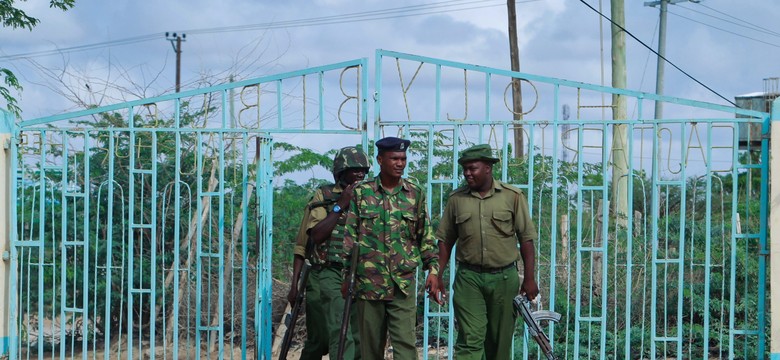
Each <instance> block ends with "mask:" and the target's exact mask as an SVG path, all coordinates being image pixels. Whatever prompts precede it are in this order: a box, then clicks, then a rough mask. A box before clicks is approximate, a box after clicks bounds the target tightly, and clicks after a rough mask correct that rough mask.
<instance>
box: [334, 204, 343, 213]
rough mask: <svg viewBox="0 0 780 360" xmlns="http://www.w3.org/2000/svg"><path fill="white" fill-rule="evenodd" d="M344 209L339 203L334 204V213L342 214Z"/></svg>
mask: <svg viewBox="0 0 780 360" xmlns="http://www.w3.org/2000/svg"><path fill="white" fill-rule="evenodd" d="M343 211H344V209H342V208H341V206H339V204H336V205H335V206H333V212H334V213H336V214H341V213H342V212H343Z"/></svg>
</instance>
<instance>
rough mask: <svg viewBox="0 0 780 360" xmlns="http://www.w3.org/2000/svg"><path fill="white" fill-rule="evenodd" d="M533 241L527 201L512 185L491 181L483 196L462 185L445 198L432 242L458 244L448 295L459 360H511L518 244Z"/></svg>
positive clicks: (533, 231)
mask: <svg viewBox="0 0 780 360" xmlns="http://www.w3.org/2000/svg"><path fill="white" fill-rule="evenodd" d="M536 236H537V235H536V228H535V226H534V223H533V222H532V220H531V216H530V213H529V211H528V203H527V200H526V198H525V196H524V195H523V193H522V191H521V190H520V189H518V188H516V187H514V186H511V185H508V184H505V183H502V182H501V181H498V180H496V179H493V186H492V188H491V189H490V190H489V191H488V193H487V194H486V195H485V196H484V197H481V196H480V194H479V193H478V192H476V191H471V190H470V189H469V188H468V187H467V186H463V187H461V188H458V189H457V190H455V191H453V192H452V193H451V194H450V197H449V200H448V201H447V206H446V208H445V209H444V213H443V214H442V219H441V223H440V224H439V228H438V231H437V232H436V237H437V238H438V239H440V240H442V241H446V240H451V241H452V240H456V241H457V247H456V253H455V259H456V260H457V261H458V268H457V271H456V275H455V283H454V285H453V290H452V296H453V305H454V311H455V317H456V319H457V320H458V323H457V324H458V339H457V342H456V344H455V355H456V357H457V358H458V360H467V359H476V360H482V358H483V356H484V357H485V358H486V359H511V349H512V334H513V332H514V328H515V317H514V313H513V308H512V300H513V299H514V297H515V296H516V295H517V293H518V289H519V288H520V283H519V279H518V275H517V268H516V265H515V264H516V262H517V261H518V260H519V259H521V258H520V251H519V248H518V243H519V242H523V241H533V240H534V239H536Z"/></svg>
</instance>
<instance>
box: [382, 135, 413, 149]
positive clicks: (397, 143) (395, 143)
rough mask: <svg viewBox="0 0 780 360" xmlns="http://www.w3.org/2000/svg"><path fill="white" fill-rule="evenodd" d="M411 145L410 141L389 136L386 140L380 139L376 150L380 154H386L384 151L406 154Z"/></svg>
mask: <svg viewBox="0 0 780 360" xmlns="http://www.w3.org/2000/svg"><path fill="white" fill-rule="evenodd" d="M409 143H411V141H409V140H406V139H399V138H397V137H392V136H388V137H386V138H382V139H379V140H378V141H377V142H376V144H375V145H376V148H377V149H378V150H379V152H384V151H393V152H395V151H403V152H406V149H408V148H409Z"/></svg>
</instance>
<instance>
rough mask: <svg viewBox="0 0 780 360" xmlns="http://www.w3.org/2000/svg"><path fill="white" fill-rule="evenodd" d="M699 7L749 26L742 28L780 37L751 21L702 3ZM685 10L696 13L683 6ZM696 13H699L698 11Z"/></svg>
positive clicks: (776, 33) (778, 34)
mask: <svg viewBox="0 0 780 360" xmlns="http://www.w3.org/2000/svg"><path fill="white" fill-rule="evenodd" d="M699 5H701V6H703V7H705V8H707V9H709V10H710V11H713V12H716V13H718V14H721V15H724V16H726V17H730V18H732V19H734V20H736V21H739V22H742V23H745V24H747V25H741V26H746V27H748V28H752V29H753V30H756V31H762V32H765V33H767V34H771V35H775V36H780V33H778V32H776V31H773V30H770V29H767V28H765V27H761V26H758V25H756V24H753V23H751V22H749V21H746V20H742V19H740V18H738V17H735V16H733V15H731V14H727V13H725V12H722V11H720V10H717V9H713V8H711V7H709V6H707V5H704V4H702V3H699ZM683 8H684V9H688V10H691V11H696V10H693V9H691V8H688V7H684V6H683ZM696 12H699V11H696ZM702 14H704V13H702ZM704 15H707V14H704ZM707 16H712V15H707ZM712 17H714V18H716V19H720V18H718V17H715V16H712ZM721 20H723V19H721ZM723 21H728V20H723ZM735 25H738V24H735Z"/></svg>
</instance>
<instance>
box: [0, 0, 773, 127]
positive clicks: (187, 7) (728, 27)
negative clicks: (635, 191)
mask: <svg viewBox="0 0 780 360" xmlns="http://www.w3.org/2000/svg"><path fill="white" fill-rule="evenodd" d="M587 2H588V3H589V4H590V5H591V6H593V7H595V8H599V6H601V8H602V10H603V11H604V12H605V14H607V15H609V1H607V0H603V1H602V3H601V4H600V3H599V1H597V0H587ZM18 5H19V6H21V7H23V8H24V9H25V10H27V11H28V12H29V14H30V15H32V16H35V17H38V18H40V19H41V24H40V25H39V26H38V27H36V28H35V29H34V30H33V31H31V32H30V31H26V30H14V31H10V30H8V29H4V31H3V32H2V33H0V44H3V45H2V47H0V57H2V58H1V60H0V61H2V63H3V66H6V67H9V68H11V69H12V70H14V71H15V72H16V73H17V74H18V75H19V77H20V80H21V82H22V85H23V86H24V88H25V89H24V92H23V93H22V94H21V102H20V103H21V105H22V108H23V109H24V117H25V118H34V117H40V116H46V115H50V114H55V113H60V112H63V111H68V110H74V109H77V108H78V106H77V105H74V103H73V101H74V99H75V98H81V99H90V100H91V101H92V102H100V103H101V104H109V103H115V102H120V101H123V100H131V99H135V98H138V97H149V96H154V95H159V94H162V93H166V92H170V91H172V90H173V87H174V78H175V76H174V74H175V55H174V53H173V49H172V46H171V44H170V42H168V41H166V40H165V36H164V33H165V32H177V33H182V32H184V33H186V34H187V38H186V42H185V43H184V44H183V46H182V49H183V55H182V84H183V85H182V87H183V88H184V89H191V88H195V87H198V86H202V85H204V84H209V83H219V82H224V81H225V79H227V77H228V75H229V74H231V73H232V74H234V75H235V76H236V77H237V78H251V77H257V76H262V75H267V74H272V73H278V72H283V71H291V70H297V69H301V68H305V67H309V66H316V65H322V64H326V63H332V62H337V61H342V60H347V59H354V58H361V57H368V58H370V60H371V61H372V59H373V54H374V49H377V48H382V49H388V50H395V51H400V52H405V53H412V54H418V55H425V56H431V57H437V58H445V59H449V60H454V61H459V62H466V63H473V64H479V65H485V66H490V67H497V68H509V60H508V58H509V55H508V39H507V35H506V28H507V25H506V24H507V20H506V6H505V3H504V2H503V1H500V0H488V1H485V0H481V1H474V0H469V1H465V0H460V1H424V2H421V1H403V0H402V1H396V2H392V3H390V2H386V1H372V0H367V1H346V0H320V1H238V0H231V1H162V2H159V1H145V0H141V1H127V0H124V1H123V0H119V1H98V0H79V1H77V2H76V6H75V8H73V9H72V10H70V11H68V12H61V11H58V10H53V9H49V8H48V1H42V0H31V1H27V2H21V3H18ZM669 9H670V14H669V17H668V30H667V32H668V38H667V57H668V58H669V59H670V60H671V61H673V62H674V63H675V64H676V65H677V66H679V67H680V68H682V69H684V70H685V71H686V72H688V73H689V74H691V75H692V76H694V77H696V78H697V79H698V80H699V81H701V82H702V83H704V84H706V85H707V86H709V87H711V88H712V89H714V90H716V91H717V92H719V93H721V94H722V95H723V96H725V97H726V98H729V99H733V97H734V96H735V95H739V94H744V93H750V92H754V91H761V90H763V82H762V79H763V78H766V77H772V76H780V69H779V68H778V67H779V66H778V64H780V62H778V59H779V58H780V57H779V56H778V55H780V29H777V27H776V25H774V24H776V21H775V20H776V19H777V18H780V3H778V2H777V1H776V0H745V1H732V0H702V1H701V2H700V3H698V4H695V3H681V4H678V5H670V6H669ZM517 12H518V25H519V38H520V56H521V60H520V62H521V71H523V72H528V73H533V74H540V75H545V76H550V77H558V78H565V79H569V80H576V81H583V82H589V83H597V84H598V83H600V82H601V81H602V80H601V78H602V75H601V74H602V69H603V71H604V81H605V82H606V84H607V85H609V83H610V79H609V78H610V63H609V61H610V54H609V49H610V45H609V41H610V36H609V24H608V23H606V22H603V23H600V18H599V16H598V15H597V14H596V13H595V12H594V11H592V10H591V9H589V8H588V7H587V6H585V5H584V4H582V3H581V2H580V1H575V0H535V1H523V0H518V2H517ZM625 12H626V19H627V20H626V27H627V29H628V30H629V31H631V32H632V33H633V34H634V35H636V36H637V37H638V38H639V39H641V40H642V41H644V42H645V43H646V44H648V45H650V46H652V47H655V46H656V44H657V39H656V36H657V28H658V9H657V8H651V7H648V6H644V5H643V1H635V0H627V1H626V9H625ZM269 24H275V25H273V26H269ZM282 25H284V26H282ZM600 26H601V31H603V36H602V37H601V39H602V40H603V41H600ZM226 27H233V28H232V29H231V28H226ZM121 42H129V43H127V44H124V45H122V44H119V43H121ZM100 43H112V44H113V46H107V45H102V46H100V45H99V46H94V47H93V48H91V49H89V50H82V51H69V50H66V51H64V52H61V53H53V54H52V50H57V49H69V48H73V47H77V46H83V45H92V44H100ZM602 47H603V53H602ZM35 52H48V53H49V55H37V56H24V55H25V54H30V53H35ZM15 55H23V56H22V57H19V56H15ZM627 56H628V74H627V77H628V84H629V85H628V87H629V88H630V89H634V90H641V91H648V92H652V91H654V88H655V82H654V81H655V67H656V64H655V62H656V60H655V56H654V55H652V54H651V53H650V52H649V51H648V50H647V49H645V48H644V47H643V46H642V45H640V44H638V43H637V42H636V41H634V40H633V39H631V38H627ZM602 66H603V67H602ZM88 85H89V90H88V89H87V86H88ZM66 88H68V89H66ZM101 89H102V90H101ZM119 89H124V91H119ZM53 90H54V91H53ZM665 93H666V94H667V95H671V96H678V97H685V98H692V99H697V100H704V101H711V102H716V103H721V104H725V102H724V101H723V100H721V99H720V98H719V97H717V96H716V95H714V94H712V93H711V92H709V91H708V90H707V89H705V88H703V87H702V86H700V85H698V84H696V83H695V82H694V81H692V80H690V79H688V78H687V77H686V76H685V75H683V74H682V73H680V72H679V71H677V70H675V69H673V68H672V67H671V66H669V65H667V66H666V86H665ZM104 94H106V96H104V97H103V96H102V95H104Z"/></svg>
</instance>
